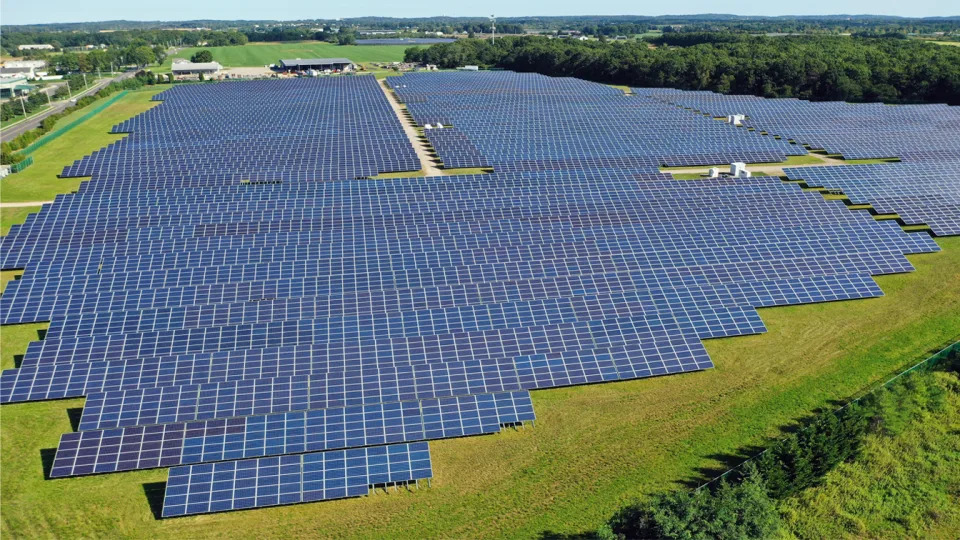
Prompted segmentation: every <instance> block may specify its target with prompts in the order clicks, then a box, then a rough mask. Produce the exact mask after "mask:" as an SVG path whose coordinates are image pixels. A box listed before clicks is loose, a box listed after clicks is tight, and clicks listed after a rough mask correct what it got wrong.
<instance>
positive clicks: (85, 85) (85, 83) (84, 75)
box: [83, 73, 87, 88]
mask: <svg viewBox="0 0 960 540" xmlns="http://www.w3.org/2000/svg"><path fill="white" fill-rule="evenodd" d="M83 87H84V88H86V87H87V74H86V73H83Z"/></svg>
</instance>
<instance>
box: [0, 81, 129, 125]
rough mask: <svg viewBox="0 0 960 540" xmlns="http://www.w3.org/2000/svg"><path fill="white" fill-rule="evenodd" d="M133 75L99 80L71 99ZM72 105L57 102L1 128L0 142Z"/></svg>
mask: <svg viewBox="0 0 960 540" xmlns="http://www.w3.org/2000/svg"><path fill="white" fill-rule="evenodd" d="M135 74H136V70H130V71H126V72H124V73H121V74H120V75H117V76H116V77H113V78H112V79H103V80H101V81H98V82H97V83H96V84H94V85H91V86H90V88H87V89H86V90H84V91H83V92H80V93H79V94H74V95H73V99H77V98H81V97H83V96H87V95H90V94H94V93H96V92H97V91H98V90H100V89H101V88H103V87H104V86H106V85H108V84H110V83H112V82H114V81H121V80H123V79H129V78H130V77H133V76H134V75H135ZM72 104H73V103H71V100H69V99H65V100H63V101H59V102H54V104H53V106H52V107H51V108H49V109H47V110H46V111H44V112H42V113H40V114H38V115H36V116H34V117H32V118H30V119H29V120H27V121H24V122H20V123H18V124H15V125H13V126H10V127H5V128H3V130H2V132H0V141H3V142H7V141H9V140H11V139H14V138H16V137H18V136H19V135H20V134H21V133H24V132H26V131H29V130H31V129H34V128H36V127H38V126H40V123H41V122H43V119H44V118H46V117H48V116H50V115H51V114H56V113H58V112H60V111H62V110H64V109H66V108H67V107H69V106H70V105H72Z"/></svg>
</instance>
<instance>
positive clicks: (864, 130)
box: [635, 88, 960, 236]
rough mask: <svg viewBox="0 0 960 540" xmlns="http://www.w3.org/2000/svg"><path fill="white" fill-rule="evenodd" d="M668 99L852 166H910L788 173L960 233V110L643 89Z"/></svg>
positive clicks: (910, 220) (937, 230) (914, 221)
mask: <svg viewBox="0 0 960 540" xmlns="http://www.w3.org/2000/svg"><path fill="white" fill-rule="evenodd" d="M635 91H636V92H637V93H638V94H640V95H642V96H645V97H646V98H648V99H655V100H660V101H663V102H665V103H671V104H676V105H680V106H683V107H688V108H692V109H695V110H697V111H702V112H704V113H708V114H710V115H714V116H726V115H732V114H745V115H747V119H746V120H745V121H744V124H745V125H746V126H749V127H753V128H755V129H757V130H761V131H765V132H767V133H770V134H772V135H779V136H781V137H783V138H786V139H791V140H794V141H797V142H800V143H803V144H806V145H808V146H809V147H810V148H812V149H819V150H825V151H826V152H828V153H830V154H842V155H843V157H844V158H846V159H871V158H891V157H895V158H900V160H901V161H902V163H888V164H871V165H856V166H831V167H812V168H806V167H805V168H802V169H800V168H795V169H788V170H786V171H785V172H786V173H787V174H788V176H789V177H790V178H792V179H796V180H804V181H806V183H807V184H808V185H810V186H815V187H825V188H829V189H834V190H842V191H843V193H844V194H846V195H848V196H849V197H850V199H851V200H852V201H853V202H856V203H861V204H866V203H869V204H871V205H872V206H873V207H874V208H875V209H876V210H877V211H878V212H882V213H890V214H899V215H900V217H901V219H902V221H903V222H904V223H907V224H911V225H920V224H923V225H928V226H929V227H930V229H931V230H932V231H933V233H934V234H936V235H938V236H946V235H954V234H960V137H958V136H957V126H958V125H960V107H951V106H948V105H944V104H937V105H897V106H889V105H884V104H882V103H857V104H853V103H844V102H809V101H804V100H799V99H763V98H759V97H755V96H727V95H722V94H715V93H713V92H691V91H682V90H670V89H664V88H638V89H635Z"/></svg>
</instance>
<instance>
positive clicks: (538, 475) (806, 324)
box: [0, 87, 960, 538]
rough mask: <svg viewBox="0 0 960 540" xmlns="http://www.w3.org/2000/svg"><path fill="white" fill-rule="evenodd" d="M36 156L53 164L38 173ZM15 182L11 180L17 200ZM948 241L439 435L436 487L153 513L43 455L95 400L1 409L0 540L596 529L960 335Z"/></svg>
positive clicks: (136, 490)
mask: <svg viewBox="0 0 960 540" xmlns="http://www.w3.org/2000/svg"><path fill="white" fill-rule="evenodd" d="M161 89H162V87H161V88H157V90H161ZM149 95H150V94H149V93H148V92H144V93H131V94H130V95H128V96H126V97H125V98H124V100H122V101H121V102H118V103H117V104H115V105H113V106H111V107H110V108H108V109H107V110H105V111H104V112H103V113H101V115H99V116H98V117H96V118H94V119H91V120H90V121H88V122H86V123H84V124H83V125H82V126H79V127H78V128H76V129H74V130H72V131H71V132H69V133H68V134H67V135H65V136H64V137H62V138H61V139H59V140H58V141H57V142H56V143H51V144H50V145H48V146H47V147H44V148H43V149H42V150H39V151H38V152H37V153H36V154H34V155H35V159H37V158H36V156H37V155H39V154H41V152H48V151H49V152H52V151H51V150H50V148H51V147H54V145H55V144H57V145H59V144H62V145H63V146H61V147H59V150H58V151H56V152H52V153H51V154H50V155H46V157H45V159H44V160H42V161H41V160H39V159H37V161H38V164H37V165H34V166H33V167H31V168H29V169H27V171H25V173H21V174H20V175H15V176H20V178H15V180H16V183H15V184H13V186H14V188H15V189H16V191H14V193H15V194H16V195H17V196H18V197H20V198H17V199H9V200H31V199H41V200H45V199H50V198H52V197H53V195H54V194H56V193H58V192H62V191H68V190H69V189H73V187H75V185H76V184H75V183H72V182H75V181H74V180H69V181H60V180H57V179H56V178H55V172H54V174H53V175H52V176H51V175H50V174H49V171H54V170H55V171H57V172H58V171H59V168H60V167H62V166H63V165H64V164H66V163H68V162H70V161H72V160H73V159H76V158H78V157H80V156H81V155H83V154H85V153H87V152H89V151H90V150H93V149H95V148H97V147H99V146H101V145H103V144H105V143H106V142H108V141H110V140H113V137H114V136H110V135H105V131H106V129H108V128H109V126H110V125H112V124H114V123H116V122H117V121H119V120H122V119H123V118H125V117H126V116H130V115H132V114H135V113H137V112H139V111H141V110H144V109H145V108H147V107H149V102H147V101H146V99H147V97H148V96H149ZM40 163H44V167H47V168H48V169H49V171H48V172H47V174H44V175H38V176H36V177H33V180H32V181H26V180H25V178H27V177H25V176H23V175H24V174H26V173H27V172H30V171H36V170H38V169H37V168H38V167H39V164H40ZM8 180H9V178H8V179H5V180H3V183H2V184H0V187H2V188H4V194H3V197H4V200H8V199H7V197H8V192H7V191H8V190H7V182H8ZM71 186H73V187H71ZM8 217H9V219H10V222H12V220H13V217H12V216H8V215H7V214H5V215H4V224H5V225H6V224H7V223H9V222H8V221H7V220H8ZM939 243H940V245H941V246H942V247H943V248H944V249H943V251H942V252H940V253H935V254H927V255H918V256H913V257H911V260H912V261H913V262H914V264H915V266H916V268H917V271H916V272H913V273H909V274H901V275H893V276H883V277H879V278H878V282H879V283H880V285H881V286H882V287H883V289H884V291H885V293H886V296H884V297H881V298H874V299H869V300H857V301H848V302H835V303H827V304H815V305H808V306H791V307H783V308H775V309H765V310H762V313H763V316H764V320H765V322H766V324H767V327H768V329H769V332H768V333H766V334H762V335H757V336H747V337H739V338H729V339H721V340H711V341H708V342H707V348H708V350H709V352H710V354H711V357H712V358H713V360H714V362H715V364H716V368H715V369H712V370H708V371H704V372H699V373H691V374H685V375H677V376H670V377H662V378H655V379H646V380H638V381H626V382H619V383H611V384H602V385H593V386H581V387H572V388H562V389H555V390H545V391H537V392H534V393H533V400H534V405H535V407H536V412H537V423H536V428H532V429H531V428H527V429H523V430H513V429H509V430H505V432H504V433H502V434H499V435H493V436H485V437H474V438H465V439H454V440H444V441H436V442H433V443H431V450H432V456H433V465H434V478H433V482H432V487H431V488H429V489H422V490H420V491H418V492H409V493H408V492H407V491H406V490H401V491H400V492H399V493H394V492H392V491H391V492H390V494H383V493H382V492H381V493H380V494H378V495H376V496H371V497H367V498H362V499H351V500H342V501H332V502H326V503H319V504H308V505H298V506H288V507H278V508H270V509H263V510H257V511H245V512H233V513H227V514H216V515H209V516H200V517H191V518H182V519H174V520H157V519H155V517H154V514H153V513H152V511H151V506H150V501H154V502H156V501H157V494H158V493H159V495H161V496H162V488H160V489H159V492H158V486H157V483H160V482H164V481H165V479H166V471H165V470H153V471H138V472H134V473H122V474H110V475H101V476H94V477H86V478H72V479H61V480H44V475H43V471H44V469H43V463H44V459H45V458H49V456H50V450H49V449H51V448H55V447H56V445H57V441H58V440H59V437H60V434H61V433H63V432H66V431H70V430H71V424H70V420H69V417H68V414H67V410H68V409H72V408H79V407H82V405H83V400H82V399H72V400H62V401H53V402H42V403H30V404H17V405H5V406H3V408H2V409H0V413H2V417H3V429H2V431H0V498H2V501H3V512H2V514H0V534H2V535H3V536H4V537H9V538H35V537H77V536H85V537H111V538H123V537H156V538H160V537H163V538H175V537H176V538H183V537H190V538H196V537H214V536H217V537H224V536H232V537H242V538H253V537H263V536H284V537H291V536H306V535H319V536H357V537H367V538H375V537H376V538H382V537H424V536H455V537H502V536H509V537H530V536H536V535H538V534H541V533H544V532H546V531H553V532H560V533H576V532H581V531H585V530H593V529H595V528H596V527H597V526H598V525H599V524H600V523H601V522H602V521H603V520H605V519H606V518H607V517H609V515H610V514H611V513H612V512H613V511H614V510H615V509H617V508H618V507H620V506H622V505H623V504H624V503H626V502H628V501H629V500H631V499H632V498H634V497H638V496H643V495H645V494H648V493H650V492H652V491H656V490H661V489H664V488H668V487H675V486H676V485H678V484H679V483H684V482H692V481H696V480H698V479H701V478H702V477H703V476H704V475H706V476H710V475H712V474H713V473H714V472H716V471H717V470H718V469H724V468H726V467H727V466H729V465H730V464H731V463H732V462H733V461H735V460H736V457H735V456H737V455H740V454H741V451H742V450H741V449H743V448H744V447H749V446H753V445H760V444H764V443H766V442H768V441H769V440H771V438H774V437H776V436H777V435H778V433H779V431H778V429H779V428H781V427H786V426H790V425H791V424H793V423H794V422H795V421H796V420H797V419H799V418H801V417H804V416H805V415H806V414H808V413H809V412H810V411H813V410H815V409H817V408H819V407H825V406H830V405H831V404H832V403H834V401H835V400H841V399H844V398H846V397H848V396H850V395H852V394H855V393H858V392H860V391H861V390H863V389H864V388H866V387H868V386H870V385H872V384H875V383H876V382H878V381H881V380H884V379H885V378H887V377H888V376H889V375H890V374H891V373H893V372H895V371H897V370H899V369H900V368H902V367H904V366H906V365H909V364H912V363H914V362H915V361H917V360H919V359H921V358H923V357H925V356H927V355H928V353H929V352H930V351H932V350H934V349H938V348H940V347H941V346H942V345H944V344H946V343H947V342H950V341H955V340H957V339H960V238H948V239H941V240H939ZM11 275H12V273H7V272H5V273H4V276H3V279H8V278H9V277H10V276H11ZM44 326H45V325H43V324H36V325H20V326H13V327H3V328H0V347H2V357H0V361H2V367H3V368H9V367H12V366H13V363H14V356H16V355H19V354H23V352H24V351H25V349H26V346H27V343H28V342H29V341H31V340H35V339H36V338H37V331H38V330H39V329H42V328H43V327H44ZM147 493H150V494H151V496H150V498H149V499H148V496H147Z"/></svg>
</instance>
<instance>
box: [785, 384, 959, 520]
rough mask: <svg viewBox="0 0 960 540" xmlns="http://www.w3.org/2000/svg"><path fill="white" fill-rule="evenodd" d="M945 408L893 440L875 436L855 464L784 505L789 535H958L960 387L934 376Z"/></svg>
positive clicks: (927, 415)
mask: <svg viewBox="0 0 960 540" xmlns="http://www.w3.org/2000/svg"><path fill="white" fill-rule="evenodd" d="M924 377H926V378H929V381H930V382H928V383H927V384H928V385H930V386H936V387H939V388H941V389H942V392H943V395H944V396H945V400H944V404H943V405H944V406H943V407H942V408H941V409H940V410H937V411H934V412H924V415H923V417H922V418H918V419H914V420H915V421H913V422H910V423H908V424H906V426H905V429H904V430H903V431H902V432H900V433H897V434H896V435H895V436H892V437H891V436H884V435H878V434H874V435H870V436H869V437H867V440H866V442H865V443H864V446H863V452H862V454H861V456H860V457H859V458H857V460H856V461H854V462H851V463H844V464H841V465H840V466H839V467H837V468H836V469H835V470H834V471H832V472H830V473H829V474H827V477H826V479H825V481H824V483H823V485H821V486H818V487H816V488H812V489H808V490H806V491H805V492H803V493H802V494H801V495H800V496H798V497H795V498H791V499H788V500H786V501H784V502H782V503H781V505H780V507H781V512H782V513H783V517H784V521H783V529H784V530H783V533H784V537H786V538H804V539H806V538H811V539H813V538H956V537H957V533H958V531H960V437H958V436H957V427H958V426H960V385H958V382H960V381H958V380H957V376H956V374H950V373H931V374H928V375H924Z"/></svg>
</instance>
